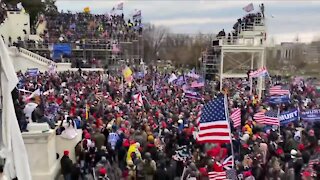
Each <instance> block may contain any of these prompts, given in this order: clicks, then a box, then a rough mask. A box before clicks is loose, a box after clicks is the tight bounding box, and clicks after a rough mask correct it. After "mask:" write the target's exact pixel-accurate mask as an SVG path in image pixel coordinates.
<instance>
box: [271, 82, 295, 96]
mask: <svg viewBox="0 0 320 180" xmlns="http://www.w3.org/2000/svg"><path fill="white" fill-rule="evenodd" d="M269 94H270V96H273V95H289V94H290V91H289V90H287V89H283V88H282V86H280V85H277V86H273V87H271V88H270V89H269Z"/></svg>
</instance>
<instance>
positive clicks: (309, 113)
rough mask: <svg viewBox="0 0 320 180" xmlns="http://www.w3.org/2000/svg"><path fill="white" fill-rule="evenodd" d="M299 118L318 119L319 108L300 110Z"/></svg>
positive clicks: (319, 116) (319, 117) (319, 114)
mask: <svg viewBox="0 0 320 180" xmlns="http://www.w3.org/2000/svg"><path fill="white" fill-rule="evenodd" d="M300 117H301V119H303V120H306V121H319V120H320V109H309V110H306V111H302V112H301V114H300Z"/></svg>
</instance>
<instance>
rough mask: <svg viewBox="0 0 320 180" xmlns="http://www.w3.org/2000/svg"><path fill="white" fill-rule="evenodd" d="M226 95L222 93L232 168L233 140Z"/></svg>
mask: <svg viewBox="0 0 320 180" xmlns="http://www.w3.org/2000/svg"><path fill="white" fill-rule="evenodd" d="M227 99H228V98H227V95H226V94H224V111H225V115H226V120H227V121H228V129H229V137H230V145H231V153H232V168H233V167H234V150H233V142H232V137H231V128H230V119H229V109H228V102H227Z"/></svg>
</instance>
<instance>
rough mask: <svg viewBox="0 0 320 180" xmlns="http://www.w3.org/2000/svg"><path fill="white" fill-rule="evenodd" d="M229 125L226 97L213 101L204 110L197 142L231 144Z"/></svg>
mask: <svg viewBox="0 0 320 180" xmlns="http://www.w3.org/2000/svg"><path fill="white" fill-rule="evenodd" d="M228 123H229V122H228V120H227V116H226V103H225V97H223V96H222V97H218V98H216V99H213V100H211V101H210V102H209V103H207V104H206V105H205V106H204V107H203V109H202V113H201V117H200V124H199V133H198V137H197V141H198V142H199V143H230V141H231V138H230V128H229V124H228Z"/></svg>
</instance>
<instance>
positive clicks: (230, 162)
mask: <svg viewBox="0 0 320 180" xmlns="http://www.w3.org/2000/svg"><path fill="white" fill-rule="evenodd" d="M222 166H223V168H224V169H226V170H228V169H231V168H232V167H233V156H229V157H227V158H226V159H225V160H224V161H223V162H222Z"/></svg>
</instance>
